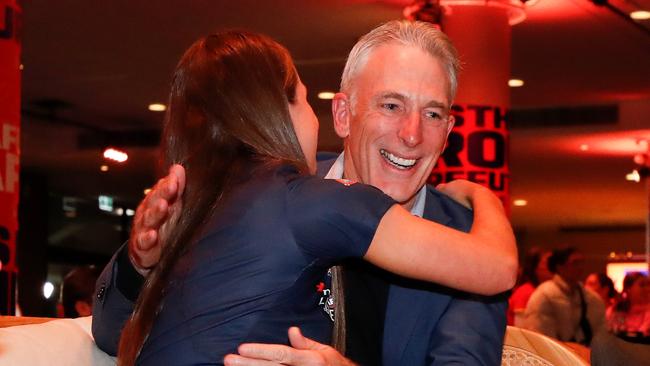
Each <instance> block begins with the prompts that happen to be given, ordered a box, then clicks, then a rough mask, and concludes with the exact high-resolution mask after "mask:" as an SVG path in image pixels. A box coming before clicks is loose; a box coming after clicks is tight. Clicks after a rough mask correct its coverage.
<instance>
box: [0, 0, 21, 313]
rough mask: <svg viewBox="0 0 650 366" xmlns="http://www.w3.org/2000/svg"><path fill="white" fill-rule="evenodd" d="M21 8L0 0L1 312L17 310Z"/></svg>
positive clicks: (5, 0)
mask: <svg viewBox="0 0 650 366" xmlns="http://www.w3.org/2000/svg"><path fill="white" fill-rule="evenodd" d="M21 15H22V11H21V8H20V7H19V6H18V4H17V2H16V1H15V0H0V266H1V268H0V314H2V315H13V314H14V313H15V310H16V275H17V273H18V268H17V266H16V233H17V232H18V198H19V187H20V185H19V184H18V180H19V172H20V72H21V71H20V33H21V32H20V31H21V25H22V23H21Z"/></svg>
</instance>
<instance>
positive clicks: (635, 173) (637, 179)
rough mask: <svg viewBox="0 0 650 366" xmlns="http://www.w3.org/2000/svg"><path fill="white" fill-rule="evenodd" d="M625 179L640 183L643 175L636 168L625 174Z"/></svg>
mask: <svg viewBox="0 0 650 366" xmlns="http://www.w3.org/2000/svg"><path fill="white" fill-rule="evenodd" d="M625 179H627V180H629V181H630V182H637V183H639V182H640V181H641V175H640V174H639V171H638V170H636V169H634V170H633V171H632V173H628V174H626V175H625Z"/></svg>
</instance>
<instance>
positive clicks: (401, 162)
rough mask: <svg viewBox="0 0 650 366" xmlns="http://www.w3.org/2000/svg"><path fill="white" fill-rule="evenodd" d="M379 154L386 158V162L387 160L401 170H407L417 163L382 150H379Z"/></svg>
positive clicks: (414, 160)
mask: <svg viewBox="0 0 650 366" xmlns="http://www.w3.org/2000/svg"><path fill="white" fill-rule="evenodd" d="M379 152H380V153H381V155H382V156H383V157H385V158H386V160H388V162H390V163H392V164H393V165H394V166H396V167H398V168H401V169H408V168H410V167H412V166H413V165H415V162H416V161H417V160H416V159H404V158H400V157H399V156H395V155H393V154H391V153H389V152H388V151H386V150H384V149H380V150H379Z"/></svg>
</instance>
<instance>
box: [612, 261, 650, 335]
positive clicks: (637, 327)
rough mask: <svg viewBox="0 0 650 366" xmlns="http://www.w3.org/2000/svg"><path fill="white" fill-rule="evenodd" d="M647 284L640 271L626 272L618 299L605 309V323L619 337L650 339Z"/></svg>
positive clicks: (649, 283)
mask: <svg viewBox="0 0 650 366" xmlns="http://www.w3.org/2000/svg"><path fill="white" fill-rule="evenodd" d="M649 285H650V282H649V281H648V277H647V276H646V275H645V274H643V273H641V272H632V273H628V274H627V275H626V276H625V278H624V279H623V291H622V292H621V297H620V299H619V300H618V301H617V302H616V304H614V305H613V306H611V307H610V308H609V309H607V325H608V327H609V329H610V330H611V331H612V332H613V333H615V334H616V335H618V336H619V337H622V338H625V339H629V340H636V341H640V340H643V339H644V338H645V340H644V341H645V342H648V341H650V338H649V337H650V304H649V300H650V299H648V286H649Z"/></svg>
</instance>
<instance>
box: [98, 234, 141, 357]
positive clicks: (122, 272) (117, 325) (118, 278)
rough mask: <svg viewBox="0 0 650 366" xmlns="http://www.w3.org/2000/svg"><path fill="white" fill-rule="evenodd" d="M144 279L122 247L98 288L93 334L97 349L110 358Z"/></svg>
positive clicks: (110, 263)
mask: <svg viewBox="0 0 650 366" xmlns="http://www.w3.org/2000/svg"><path fill="white" fill-rule="evenodd" d="M143 282H144V277H142V276H141V275H139V274H138V273H137V272H136V271H135V268H133V266H132V265H131V262H130V261H129V259H128V255H127V245H126V244H125V245H123V246H122V247H120V249H118V250H117V252H116V253H115V254H114V255H113V257H112V258H111V260H110V262H109V263H108V264H107V265H106V267H105V268H104V270H103V271H102V273H101V275H100V276H99V278H98V279H97V284H96V285H95V293H94V296H93V321H92V334H93V338H94V339H95V343H96V344H97V346H98V347H99V348H100V349H101V350H103V351H104V352H106V353H108V354H109V355H111V356H115V355H116V354H117V346H118V343H119V340H120V335H121V333H122V328H124V324H126V321H127V320H128V319H129V317H130V316H131V313H132V312H133V308H134V305H135V300H136V299H137V297H138V294H139V292H140V288H141V287H142V283H143Z"/></svg>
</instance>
